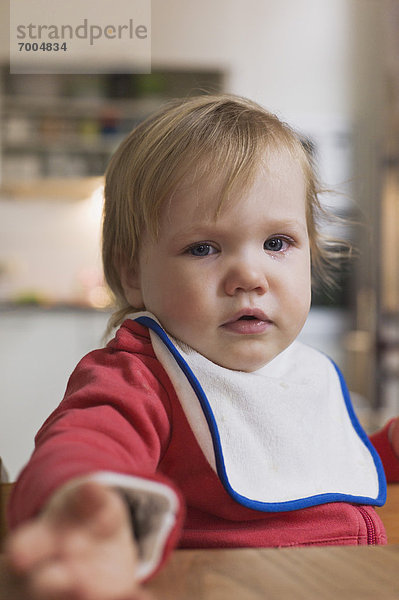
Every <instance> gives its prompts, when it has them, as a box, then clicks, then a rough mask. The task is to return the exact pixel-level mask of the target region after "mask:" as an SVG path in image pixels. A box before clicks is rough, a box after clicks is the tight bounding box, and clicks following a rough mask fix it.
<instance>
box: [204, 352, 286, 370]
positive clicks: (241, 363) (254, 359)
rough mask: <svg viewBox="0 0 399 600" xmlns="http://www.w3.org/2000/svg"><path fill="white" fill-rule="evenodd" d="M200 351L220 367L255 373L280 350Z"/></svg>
mask: <svg viewBox="0 0 399 600" xmlns="http://www.w3.org/2000/svg"><path fill="white" fill-rule="evenodd" d="M197 352H200V354H202V355H203V356H205V358H207V359H208V360H210V361H211V362H213V363H215V364H216V365H218V366H219V367H223V368H224V369H229V370H230V371H242V372H244V373H253V372H254V371H258V370H259V369H261V368H262V367H264V366H265V365H267V364H268V363H269V362H270V361H272V360H273V358H275V357H276V356H277V354H279V353H280V352H276V353H272V354H271V355H269V354H268V353H264V352H262V353H251V354H248V353H245V354H242V353H232V352H230V351H228V350H227V351H226V353H225V354H222V355H221V354H220V353H212V352H201V351H200V350H197Z"/></svg>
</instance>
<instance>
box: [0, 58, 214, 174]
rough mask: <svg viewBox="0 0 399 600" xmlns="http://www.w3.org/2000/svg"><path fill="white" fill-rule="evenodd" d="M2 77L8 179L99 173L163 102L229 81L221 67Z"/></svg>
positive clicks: (1, 132) (0, 132)
mask: <svg viewBox="0 0 399 600" xmlns="http://www.w3.org/2000/svg"><path fill="white" fill-rule="evenodd" d="M1 76H2V79H1V89H2V90H3V95H2V97H1V104H0V106H1V126H0V141H1V151H2V161H1V173H2V183H3V184H4V183H6V184H7V183H9V182H13V181H21V180H28V181H31V180H37V179H41V178H79V177H90V176H100V175H102V174H103V172H104V170H105V168H106V165H107V163H108V160H109V158H110V156H111V155H112V153H113V152H114V151H115V149H116V148H117V146H118V145H119V143H120V142H121V141H122V139H123V138H124V137H125V136H126V135H127V134H128V132H129V131H131V129H132V128H133V127H134V126H135V125H136V124H137V123H139V122H140V121H142V120H143V119H144V118H145V117H147V116H148V115H149V114H150V113H151V112H153V111H154V110H156V109H157V108H158V107H159V106H160V105H161V104H162V103H163V102H165V101H166V100H168V99H169V98H172V97H176V96H181V95H184V96H187V95H190V94H198V93H201V92H204V91H205V90H211V91H220V90H221V89H222V87H223V75H222V73H221V72H217V71H213V72H211V71H162V72H156V71H154V72H153V73H152V74H150V75H128V74H117V75H10V74H9V73H7V72H6V70H5V69H4V70H3V72H2V74H1Z"/></svg>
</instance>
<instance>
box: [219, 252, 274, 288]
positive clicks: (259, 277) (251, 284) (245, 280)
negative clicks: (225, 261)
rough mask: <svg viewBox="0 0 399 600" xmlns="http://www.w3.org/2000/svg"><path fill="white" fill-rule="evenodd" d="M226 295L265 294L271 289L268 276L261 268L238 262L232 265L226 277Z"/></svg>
mask: <svg viewBox="0 0 399 600" xmlns="http://www.w3.org/2000/svg"><path fill="white" fill-rule="evenodd" d="M224 288H225V292H226V294H228V295H229V296H233V295H234V294H236V293H237V292H240V291H241V292H256V293H257V294H259V295H261V294H265V293H266V292H267V290H268V289H269V284H268V279H267V275H266V273H265V270H264V269H262V268H261V267H260V266H256V265H254V264H251V263H250V262H249V261H242V260H241V261H237V262H235V263H234V264H232V265H231V267H230V269H229V271H228V273H227V274H226V277H225V283H224Z"/></svg>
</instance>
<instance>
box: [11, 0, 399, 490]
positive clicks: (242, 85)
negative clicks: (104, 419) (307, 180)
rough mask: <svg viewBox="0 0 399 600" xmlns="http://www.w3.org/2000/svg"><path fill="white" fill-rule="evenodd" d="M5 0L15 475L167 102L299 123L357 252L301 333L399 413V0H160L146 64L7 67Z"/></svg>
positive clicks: (359, 386) (97, 318)
mask: <svg viewBox="0 0 399 600" xmlns="http://www.w3.org/2000/svg"><path fill="white" fill-rule="evenodd" d="M8 24H9V12H8V0H0V364H1V377H0V456H1V457H2V459H3V461H4V464H5V466H6V468H7V470H8V474H9V477H10V479H14V478H15V476H16V474H17V472H18V471H19V469H20V468H21V467H22V466H23V464H24V462H25V461H26V460H27V459H28V457H29V454H30V452H31V450H32V448H33V437H34V433H35V432H36V430H37V429H38V428H39V426H40V425H41V423H42V422H43V420H44V419H45V418H46V416H47V415H48V414H49V412H50V411H51V410H53V408H55V406H56V405H57V404H58V403H59V401H60V400H61V398H62V395H63V392H64V389H65V385H66V381H67V378H68V376H69V374H70V372H71V371H72V369H73V368H74V366H75V364H76V363H77V361H78V360H79V359H80V358H81V357H82V355H83V354H84V353H86V352H87V351H89V350H91V349H93V348H95V347H99V346H100V345H101V344H102V336H103V334H104V330H105V327H106V323H107V319H108V318H109V315H110V309H109V307H108V305H107V303H108V297H107V293H106V290H105V288H104V285H103V279H102V271H101V263H100V245H99V241H100V220H101V207H102V174H103V172H104V169H105V167H106V165H107V163H108V160H109V157H110V155H111V154H112V152H113V151H114V150H115V148H116V147H117V146H118V144H119V143H120V141H121V140H122V139H123V138H124V136H125V135H126V134H127V133H128V132H129V131H130V130H131V128H132V127H133V126H134V125H135V124H136V123H138V122H140V121H141V120H142V119H143V118H145V117H146V116H147V115H148V114H149V113H150V112H151V111H153V110H154V109H156V108H157V107H158V106H160V105H161V104H162V103H163V102H164V101H165V100H167V99H168V98H171V97H175V96H187V95H192V94H198V93H204V92H209V91H210V92H217V91H226V92H232V93H236V94H241V95H244V96H248V97H250V98H251V99H253V100H255V101H258V102H259V103H261V104H263V105H264V106H265V107H266V108H268V109H270V110H272V111H273V112H275V113H277V114H278V115H279V116H280V117H281V118H282V119H283V120H285V121H287V122H289V123H290V124H291V125H292V126H293V127H294V128H296V129H297V130H298V132H299V133H300V135H301V138H302V140H303V143H304V144H305V146H306V148H307V149H308V150H309V151H310V152H312V153H313V155H314V157H315V159H316V161H317V164H318V168H319V172H320V176H321V179H322V181H323V183H324V184H325V186H327V187H328V188H330V189H332V190H333V191H332V192H331V193H329V194H325V195H323V202H325V203H326V204H328V206H329V207H330V209H331V210H332V211H333V212H334V213H335V214H337V215H338V216H340V217H344V218H345V219H350V220H351V221H352V223H353V224H352V225H351V226H349V227H348V226H346V227H344V226H343V225H340V226H337V227H336V228H335V231H334V234H336V233H338V235H341V236H343V237H345V238H347V239H350V240H352V241H353V242H354V244H355V245H356V247H357V253H356V257H355V260H354V261H353V262H352V264H351V265H350V266H348V267H347V268H345V269H343V270H342V273H340V281H341V287H340V289H338V290H335V291H334V292H333V293H331V294H329V295H326V294H325V293H322V292H317V293H315V295H314V299H313V306H312V309H311V313H310V316H309V319H308V322H307V324H306V325H305V328H304V330H303V333H302V339H303V340H304V341H305V342H307V343H310V344H311V345H313V346H315V347H317V348H319V349H321V350H323V351H325V352H327V353H328V354H329V355H330V356H332V357H333V358H334V360H336V362H337V363H338V364H339V366H340V367H341V368H342V369H343V371H344V373H345V376H346V378H347V381H348V384H349V387H350V390H351V392H352V396H353V401H354V404H355V406H356V409H357V412H358V415H359V417H360V419H361V421H362V423H363V425H364V426H365V427H366V429H367V430H368V431H369V432H371V431H373V430H374V429H376V428H377V427H378V426H379V425H380V424H381V423H383V422H385V420H386V419H387V418H389V417H390V416H392V415H395V414H397V413H399V0H295V1H293V0H246V2H243V0H218V1H217V2H214V1H213V0H202V2H200V3H197V2H194V1H191V0H189V1H187V0H168V1H167V2H164V1H163V0H152V73H151V74H149V75H127V74H122V73H119V74H118V64H115V68H114V72H113V74H109V75H10V74H9V32H8Z"/></svg>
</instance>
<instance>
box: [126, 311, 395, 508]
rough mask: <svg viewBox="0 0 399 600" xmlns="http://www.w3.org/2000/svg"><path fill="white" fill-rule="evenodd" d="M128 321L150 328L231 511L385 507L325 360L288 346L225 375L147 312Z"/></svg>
mask: <svg viewBox="0 0 399 600" xmlns="http://www.w3.org/2000/svg"><path fill="white" fill-rule="evenodd" d="M134 319H135V320H136V321H138V322H139V323H141V324H142V325H144V326H146V327H148V328H149V329H150V336H151V342H152V345H153V348H154V352H155V354H156V356H157V358H158V360H159V361H160V362H161V364H162V365H163V367H164V368H165V370H166V372H167V373H168V375H169V377H170V379H171V381H172V383H173V385H174V388H175V390H176V393H177V396H178V398H179V400H180V403H181V405H182V408H183V410H184V413H185V415H186V417H187V420H188V422H189V424H190V427H191V429H192V431H193V432H194V434H195V436H196V438H197V440H198V443H199V445H200V447H201V449H202V452H203V453H204V455H205V457H206V459H207V460H208V462H209V464H210V465H211V467H212V468H213V469H214V470H215V471H216V472H217V474H218V476H219V478H220V479H221V481H222V483H223V485H224V487H225V489H226V490H227V492H228V493H229V494H230V495H231V496H232V497H233V498H234V499H235V500H236V501H238V502H239V503H240V504H243V505H244V506H247V507H249V508H253V509H255V510H261V511H286V510H297V509H299V508H305V507H307V506H313V505H316V504H324V503H326V502H337V501H346V502H355V503H359V504H373V505H382V504H383V503H384V502H385V497H386V482H385V475H384V471H383V467H382V464H381V461H380V459H379V457H378V455H377V453H376V451H375V450H374V448H373V446H372V445H371V443H370V441H369V439H368V437H367V435H366V434H365V432H364V431H363V429H362V428H361V426H360V424H359V422H358V421H357V418H356V416H355V414H354V412H353V408H352V406H351V402H350V398H349V393H348V390H347V388H346V385H345V382H344V380H343V378H342V375H341V374H340V372H339V370H338V368H337V367H336V366H335V365H334V364H333V363H332V362H331V361H330V359H328V358H327V357H326V356H325V355H323V354H321V353H320V352H318V351H316V350H314V349H312V348H310V347H308V346H305V345H304V344H301V343H300V342H297V341H296V342H294V343H293V344H291V345H290V346H289V347H288V348H286V350H284V351H283V352H282V353H281V354H279V355H278V356H277V357H276V358H274V359H273V360H272V361H271V362H270V363H268V364H267V365H266V366H264V367H262V368H261V369H259V370H257V371H254V372H252V373H245V372H241V371H232V370H230V369H225V368H224V367H220V366H219V365H216V364H215V363H213V362H211V361H209V360H208V359H207V358H205V357H204V356H202V355H201V354H199V353H198V352H196V351H195V350H193V349H192V348H190V347H189V346H187V345H186V344H183V343H182V342H179V341H178V340H175V339H173V338H171V337H170V336H168V335H167V334H166V332H165V331H164V330H163V329H162V327H161V326H160V324H159V322H158V321H157V320H156V318H155V317H154V316H153V315H152V314H151V313H148V312H145V313H139V314H137V315H134Z"/></svg>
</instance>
